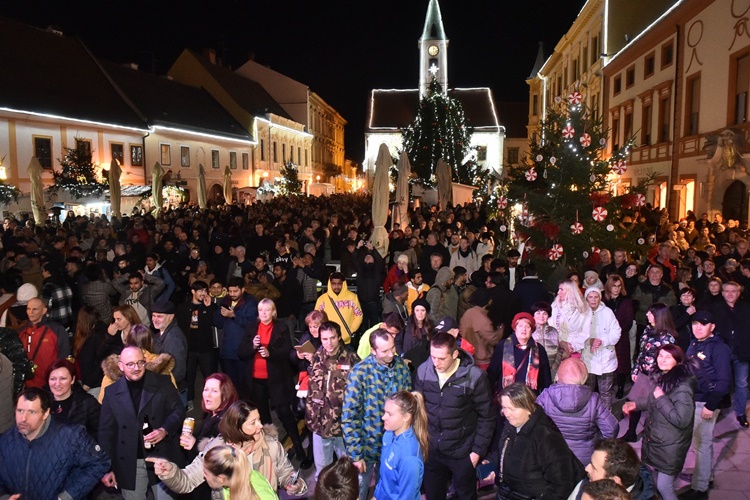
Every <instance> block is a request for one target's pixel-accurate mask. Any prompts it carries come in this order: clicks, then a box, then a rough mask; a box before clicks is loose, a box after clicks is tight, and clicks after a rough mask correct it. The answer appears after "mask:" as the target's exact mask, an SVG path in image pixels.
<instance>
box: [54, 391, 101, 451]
mask: <svg viewBox="0 0 750 500" xmlns="http://www.w3.org/2000/svg"><path fill="white" fill-rule="evenodd" d="M100 382H101V380H100ZM70 398H71V405H70V410H68V415H67V416H66V417H62V416H61V415H58V414H57V413H55V411H54V408H55V407H56V405H55V402H54V401H53V402H52V408H53V409H52V411H51V413H50V415H51V416H52V418H53V419H55V420H58V421H60V422H62V423H64V424H71V425H82V426H84V427H85V428H86V432H88V433H89V435H90V436H91V437H92V438H94V439H96V437H97V433H98V432H99V415H100V413H101V409H102V408H101V405H100V404H99V401H97V400H96V398H95V397H94V396H92V395H91V394H89V393H88V392H86V391H84V390H83V388H82V387H81V386H80V385H79V384H77V383H76V384H73V394H71V396H70Z"/></svg>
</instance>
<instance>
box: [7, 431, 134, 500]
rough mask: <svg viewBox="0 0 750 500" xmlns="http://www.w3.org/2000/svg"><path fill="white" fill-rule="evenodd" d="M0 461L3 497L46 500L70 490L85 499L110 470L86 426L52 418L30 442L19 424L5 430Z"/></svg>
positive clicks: (78, 499) (107, 461)
mask: <svg viewBox="0 0 750 500" xmlns="http://www.w3.org/2000/svg"><path fill="white" fill-rule="evenodd" d="M0 462H2V467H0V496H4V495H12V494H16V493H20V494H21V498H24V499H26V498H28V499H40V500H42V499H45V500H46V499H51V498H58V496H59V495H60V494H61V493H63V492H67V493H68V494H69V495H70V496H71V497H72V498H73V499H74V500H83V499H84V498H87V495H88V494H89V492H91V490H92V489H93V488H94V486H96V484H97V483H98V482H99V480H100V479H101V478H102V477H103V476H104V474H106V473H107V470H108V469H109V458H107V455H106V454H105V453H104V451H102V449H101V448H99V446H97V444H96V442H95V441H94V440H93V439H92V438H91V437H90V436H89V435H88V434H86V431H85V430H84V428H83V427H80V426H77V425H64V424H61V423H59V422H55V421H53V420H52V419H48V421H47V423H45V424H43V426H42V429H41V430H40V432H39V435H38V436H37V437H36V438H35V439H33V440H31V441H29V440H28V439H26V438H25V437H24V436H22V435H21V434H20V433H19V432H18V429H17V428H16V427H13V428H12V429H10V430H8V431H6V432H5V433H3V434H2V435H1V436H0ZM133 463H135V459H134V460H133ZM118 479H119V478H118ZM66 498H67V497H66Z"/></svg>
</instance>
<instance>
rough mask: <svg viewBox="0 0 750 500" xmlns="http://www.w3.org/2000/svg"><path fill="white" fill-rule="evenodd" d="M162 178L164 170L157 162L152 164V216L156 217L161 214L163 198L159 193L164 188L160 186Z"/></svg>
mask: <svg viewBox="0 0 750 500" xmlns="http://www.w3.org/2000/svg"><path fill="white" fill-rule="evenodd" d="M163 176H164V169H163V168H162V166H161V164H159V162H158V161H157V162H156V163H154V170H153V172H152V173H151V195H152V196H153V197H154V205H155V206H156V208H155V212H154V214H155V215H157V216H158V215H159V212H161V207H162V205H164V196H163V195H162V192H161V191H162V189H163V188H164V186H163V185H162V177H163Z"/></svg>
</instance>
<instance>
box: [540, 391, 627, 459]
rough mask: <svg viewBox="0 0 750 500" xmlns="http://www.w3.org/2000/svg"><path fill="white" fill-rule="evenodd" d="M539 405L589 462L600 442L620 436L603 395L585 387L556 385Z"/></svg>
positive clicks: (572, 449) (615, 421) (615, 420)
mask: <svg viewBox="0 0 750 500" xmlns="http://www.w3.org/2000/svg"><path fill="white" fill-rule="evenodd" d="M536 402H537V404H538V405H539V406H541V407H542V408H544V411H545V412H546V413H547V415H548V416H549V417H550V418H551V419H552V421H553V422H554V423H555V425H557V428H558V429H560V432H562V435H563V436H564V437H565V442H566V443H568V446H569V447H570V449H571V451H572V452H573V453H574V454H575V456H576V457H577V458H578V460H580V461H581V463H583V462H586V463H588V462H589V460H591V454H592V453H593V452H594V444H595V443H596V442H597V441H598V440H599V439H602V438H603V439H609V438H614V437H617V431H618V430H619V425H618V423H617V419H616V418H615V416H614V415H612V412H611V411H609V409H608V408H607V407H606V406H604V404H603V403H602V401H601V399H600V398H599V394H596V393H592V392H591V389H590V388H589V387H587V386H585V385H576V384H554V385H551V386H550V387H548V388H547V389H545V390H544V391H542V393H541V394H540V395H539V397H538V398H537V400H536Z"/></svg>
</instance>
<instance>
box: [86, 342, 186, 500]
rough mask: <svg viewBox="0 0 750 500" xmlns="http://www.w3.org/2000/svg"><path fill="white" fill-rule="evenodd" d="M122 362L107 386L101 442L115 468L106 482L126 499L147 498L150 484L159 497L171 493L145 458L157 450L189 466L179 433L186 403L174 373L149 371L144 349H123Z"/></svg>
mask: <svg viewBox="0 0 750 500" xmlns="http://www.w3.org/2000/svg"><path fill="white" fill-rule="evenodd" d="M117 365H118V367H119V368H120V370H122V372H123V375H124V376H123V377H120V378H119V379H118V380H117V382H115V383H114V384H112V385H110V386H109V387H107V388H106V389H105V391H104V400H103V401H102V412H101V417H100V419H99V444H100V445H101V447H102V448H103V449H104V451H106V452H107V455H109V456H110V457H111V459H112V472H110V473H108V474H107V475H106V476H104V477H103V478H102V482H103V483H104V484H105V486H108V487H110V488H111V487H115V486H118V487H119V488H120V490H122V491H123V492H124V493H125V492H126V495H123V496H124V498H131V499H132V498H139V499H141V498H142V499H144V500H145V498H146V492H147V490H148V489H149V487H151V488H152V489H153V492H154V497H155V498H156V499H157V500H162V499H166V498H171V497H172V496H173V494H171V493H170V492H169V490H168V489H167V488H166V487H165V486H164V485H163V484H161V483H159V484H157V478H156V476H155V475H154V473H153V470H151V471H149V470H148V469H147V468H146V463H145V459H146V457H147V456H149V455H151V454H153V455H154V456H157V457H161V458H166V459H167V460H170V461H172V462H175V463H176V464H177V466H178V467H182V465H184V463H185V458H184V454H183V453H182V450H181V449H180V442H179V436H180V430H181V429H182V421H183V419H184V418H185V407H184V406H183V404H182V403H181V402H180V396H179V394H178V393H177V390H176V389H175V388H174V385H172V381H171V380H170V379H169V377H167V376H166V375H157V374H156V373H153V372H150V371H148V370H146V359H145V358H144V356H143V352H142V351H141V349H140V348H138V347H132V346H130V347H126V348H125V349H123V350H122V353H120V361H119V362H118V363H117ZM147 421H148V424H149V426H150V428H149V429H148V430H149V432H145V431H144V429H146V426H145V424H146V422H147Z"/></svg>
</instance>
